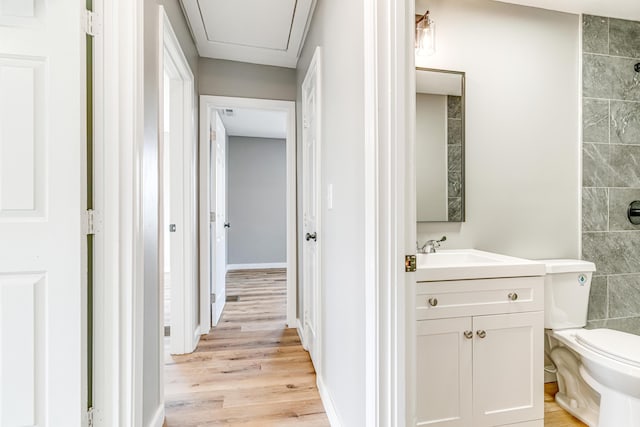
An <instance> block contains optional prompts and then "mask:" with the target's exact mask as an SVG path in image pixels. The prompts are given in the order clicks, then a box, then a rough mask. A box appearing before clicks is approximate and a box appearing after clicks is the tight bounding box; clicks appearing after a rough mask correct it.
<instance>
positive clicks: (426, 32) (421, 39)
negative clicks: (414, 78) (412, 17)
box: [416, 10, 436, 56]
mask: <svg viewBox="0 0 640 427" xmlns="http://www.w3.org/2000/svg"><path fill="white" fill-rule="evenodd" d="M435 52H436V23H435V22H433V20H432V19H431V18H430V17H429V11H428V10H427V12H426V13H425V14H424V15H416V53H417V54H418V55H420V56H427V55H433V54H434V53H435Z"/></svg>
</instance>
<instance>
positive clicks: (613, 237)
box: [582, 16, 640, 334]
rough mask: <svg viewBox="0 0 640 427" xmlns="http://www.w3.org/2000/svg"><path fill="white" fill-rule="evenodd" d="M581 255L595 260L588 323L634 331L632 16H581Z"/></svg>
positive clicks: (639, 229)
mask: <svg viewBox="0 0 640 427" xmlns="http://www.w3.org/2000/svg"><path fill="white" fill-rule="evenodd" d="M582 47H583V176H582V185H583V194H582V220H583V221H582V255H583V258H584V259H586V260H589V261H593V262H595V264H596V269H597V271H596V273H595V275H594V278H593V281H592V288H591V296H590V301H589V325H590V326H593V327H602V326H606V327H609V328H613V329H620V330H626V331H629V332H633V333H637V334H640V226H637V225H633V224H631V223H630V222H629V221H628V219H627V215H626V213H627V206H628V205H629V203H630V202H632V201H633V200H640V73H638V72H636V71H635V70H634V65H635V64H636V63H638V62H640V22H635V21H625V20H620V19H610V18H603V17H597V16H584V18H583V45H582Z"/></svg>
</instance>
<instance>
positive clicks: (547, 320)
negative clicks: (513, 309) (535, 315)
mask: <svg viewBox="0 0 640 427" xmlns="http://www.w3.org/2000/svg"><path fill="white" fill-rule="evenodd" d="M540 262H543V263H544V264H545V265H546V271H547V274H546V276H545V278H544V327H545V328H547V329H567V328H582V327H583V326H585V325H586V324H587V309H588V307H589V291H590V289H591V276H592V275H593V272H594V271H596V266H595V264H594V263H592V262H589V261H581V260H575V259H544V260H540Z"/></svg>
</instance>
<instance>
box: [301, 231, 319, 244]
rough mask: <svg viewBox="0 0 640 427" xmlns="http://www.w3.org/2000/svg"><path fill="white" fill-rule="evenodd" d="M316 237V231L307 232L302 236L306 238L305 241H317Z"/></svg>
mask: <svg viewBox="0 0 640 427" xmlns="http://www.w3.org/2000/svg"><path fill="white" fill-rule="evenodd" d="M317 237H318V236H317V235H316V233H315V232H313V233H307V234H306V235H305V236H304V238H305V239H306V241H307V242H308V241H309V240H313V241H314V242H317V241H318V239H317Z"/></svg>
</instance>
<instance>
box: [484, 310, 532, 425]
mask: <svg viewBox="0 0 640 427" xmlns="http://www.w3.org/2000/svg"><path fill="white" fill-rule="evenodd" d="M543 322H544V316H543V312H541V311H537V312H531V313H517V314H502V315H496V316H478V317H474V318H473V328H474V338H473V341H474V344H473V415H474V416H473V425H474V427H484V426H498V425H504V424H513V423H517V422H522V421H528V420H535V419H541V418H543V416H544V407H543V399H544V391H543V388H544V379H543V352H544V347H543V338H544V337H543V335H544V328H543Z"/></svg>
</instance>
